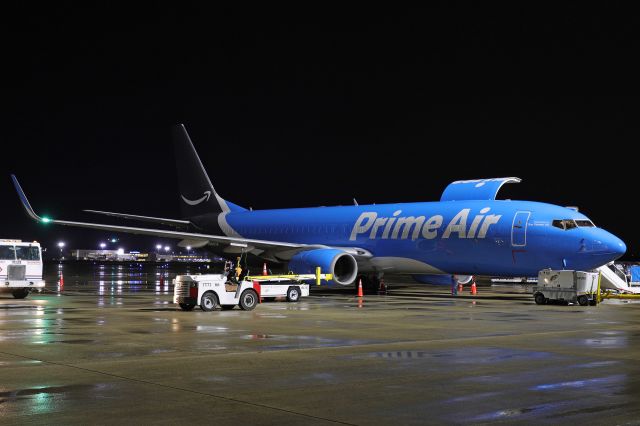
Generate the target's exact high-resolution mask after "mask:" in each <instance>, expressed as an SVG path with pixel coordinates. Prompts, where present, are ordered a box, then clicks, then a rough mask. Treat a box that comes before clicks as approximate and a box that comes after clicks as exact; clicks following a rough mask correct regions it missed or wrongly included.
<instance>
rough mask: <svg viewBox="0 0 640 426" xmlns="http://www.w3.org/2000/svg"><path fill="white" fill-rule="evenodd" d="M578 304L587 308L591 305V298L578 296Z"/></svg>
mask: <svg viewBox="0 0 640 426" xmlns="http://www.w3.org/2000/svg"><path fill="white" fill-rule="evenodd" d="M578 303H579V304H580V306H587V305H588V304H589V298H588V297H587V296H585V295H584V294H583V295H582V296H578Z"/></svg>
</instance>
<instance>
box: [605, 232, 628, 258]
mask: <svg viewBox="0 0 640 426" xmlns="http://www.w3.org/2000/svg"><path fill="white" fill-rule="evenodd" d="M609 235H610V236H611V241H610V242H609V246H610V247H611V249H612V250H613V252H614V253H615V254H616V255H617V257H616V259H617V258H618V257H621V256H622V255H623V254H625V253H626V252H627V245H626V244H625V243H624V241H622V240H621V239H620V238H618V237H616V236H615V235H613V234H609Z"/></svg>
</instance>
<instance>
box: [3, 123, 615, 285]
mask: <svg viewBox="0 0 640 426" xmlns="http://www.w3.org/2000/svg"><path fill="white" fill-rule="evenodd" d="M173 139H174V144H175V154H176V162H177V168H178V178H179V189H180V196H179V201H180V206H181V213H182V218H181V219H168V218H159V217H150V216H140V215H132V214H126V213H114V212H105V211H99V210H87V211H89V212H92V213H97V214H103V215H108V216H112V217H117V218H121V219H131V220H138V221H144V222H151V223H154V224H157V225H164V226H168V227H171V228H173V229H162V228H143V227H131V226H119V225H108V224H100V223H86V222H73V221H66V220H58V219H51V218H47V217H40V216H38V215H37V214H36V213H35V212H34V210H33V209H32V208H31V205H30V204H29V201H28V200H27V197H26V195H25V193H24V191H23V190H22V188H21V187H20V184H19V183H18V180H17V178H16V177H15V176H14V175H11V178H12V180H13V183H14V186H15V188H16V191H17V192H18V196H19V198H20V200H21V203H22V206H23V207H24V209H25V211H26V212H27V214H28V215H29V216H30V217H31V218H32V219H34V220H35V221H37V222H40V223H43V224H56V225H67V226H75V227H83V228H89V229H100V230H105V231H113V232H125V233H132V234H141V235H152V236H157V237H165V238H174V239H179V240H181V241H180V243H179V244H178V245H179V246H182V247H187V246H191V247H204V246H211V248H212V250H213V251H217V252H219V253H222V254H223V255H224V254H227V255H228V254H242V253H251V254H254V255H256V256H258V257H260V258H263V259H265V260H268V261H272V262H286V263H288V270H290V271H292V272H294V273H299V274H307V273H313V272H314V271H315V268H316V267H318V266H319V267H320V268H321V269H322V271H323V272H326V273H330V274H332V275H333V280H332V281H331V282H326V283H325V284H328V285H331V286H337V287H341V286H349V285H352V284H353V283H357V282H358V280H363V281H362V282H363V284H364V287H365V288H369V289H376V288H377V285H378V283H379V280H380V279H381V278H382V277H383V275H384V274H385V273H394V274H405V275H411V276H413V278H414V279H415V280H416V281H418V282H427V283H429V282H437V281H442V278H443V277H444V278H445V280H444V281H445V282H447V280H450V279H452V278H450V277H455V279H456V280H457V281H459V282H461V283H466V282H469V280H470V278H471V277H472V276H491V277H500V276H507V277H513V276H537V274H538V272H539V271H540V270H542V269H545V268H551V269H574V270H584V271H588V270H591V269H594V268H597V267H600V266H602V265H604V264H607V263H608V262H610V261H613V260H615V259H618V258H619V257H620V256H622V255H623V254H624V253H625V251H626V246H625V243H624V242H623V241H622V240H620V239H619V238H617V237H616V236H614V235H612V234H611V233H609V232H607V231H605V230H604V229H602V228H600V227H597V226H595V225H594V223H593V222H592V221H591V220H590V219H589V218H588V217H586V216H585V215H584V214H582V213H580V212H578V211H577V209H575V208H566V207H561V206H556V205H552V204H546V203H540V202H534V201H516V200H497V199H496V196H497V194H498V191H499V190H500V188H501V187H502V186H503V185H504V184H507V183H518V182H520V181H521V180H520V179H519V178H516V177H505V178H492V179H473V180H461V181H455V182H452V183H451V184H449V185H448V186H447V187H446V188H445V190H444V192H443V193H442V196H441V197H440V201H435V202H417V203H397V204H373V205H358V203H357V202H356V201H355V200H354V205H349V206H335V207H312V208H290V209H274V210H253V209H246V208H244V207H241V206H238V205H236V204H234V203H232V202H230V201H228V200H226V199H224V198H222V197H221V196H220V195H219V194H218V192H217V191H216V190H215V189H214V187H213V185H212V183H211V180H210V179H209V176H208V175H207V173H206V171H205V168H204V166H203V164H202V162H201V161H200V158H199V156H198V154H197V152H196V150H195V147H194V145H193V143H192V142H191V139H190V137H189V135H188V133H187V131H186V129H185V127H184V126H183V125H178V126H176V127H175V128H174V130H173Z"/></svg>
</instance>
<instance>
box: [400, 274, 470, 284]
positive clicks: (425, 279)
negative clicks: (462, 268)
mask: <svg viewBox="0 0 640 426" xmlns="http://www.w3.org/2000/svg"><path fill="white" fill-rule="evenodd" d="M452 277H455V279H456V283H459V284H468V283H469V282H470V281H471V280H472V279H473V275H435V274H434V275H431V274H422V275H413V279H414V280H416V281H418V282H419V283H422V284H435V285H451V279H452Z"/></svg>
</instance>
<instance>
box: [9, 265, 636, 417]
mask: <svg viewBox="0 0 640 426" xmlns="http://www.w3.org/2000/svg"><path fill="white" fill-rule="evenodd" d="M59 272H62V273H64V282H65V285H64V289H63V290H62V291H61V292H58V286H57V285H56V284H55V283H56V282H57V277H58V274H59ZM173 273H174V272H173V271H170V270H166V269H156V268H155V267H154V268H149V267H145V268H137V267H129V266H124V267H120V268H119V267H118V266H111V265H106V266H105V265H95V266H93V265H89V266H86V265H85V266H82V267H78V266H76V265H64V266H62V269H60V270H58V269H57V265H47V282H48V284H49V285H48V288H47V292H46V293H43V294H34V295H31V296H29V298H27V299H25V300H15V299H13V298H11V296H7V295H0V424H2V425H12V424H29V425H34V424H89V423H91V424H151V423H153V424H184V423H187V422H193V421H198V422H201V423H214V422H215V423H222V424H231V423H234V424H237V423H246V424H276V423H277V424H305V425H306V424H332V423H339V424H359V425H364V424H441V423H453V424H478V423H486V424H492V423H508V424H518V423H522V424H526V423H537V424H558V423H565V424H575V423H588V424H608V425H610V424H638V423H640V375H639V374H638V373H639V370H640V368H639V367H638V364H639V362H640V328H639V327H638V326H637V324H638V320H639V319H640V303H637V302H636V303H634V302H630V303H623V302H620V301H607V302H605V303H603V304H602V305H600V306H596V307H580V306H557V305H555V306H548V305H547V306H537V305H535V304H534V302H533V299H532V297H531V295H530V294H528V293H527V292H526V289H524V288H522V287H519V286H518V287H500V288H495V287H494V288H485V287H480V288H479V294H478V296H475V297H472V296H471V295H470V294H469V293H468V292H464V293H463V294H462V295H459V296H457V297H453V296H451V295H450V294H448V291H447V289H445V288H442V287H432V286H424V285H411V286H407V285H404V286H400V287H396V288H394V287H393V284H394V280H393V279H390V280H389V281H388V283H389V284H391V286H392V289H391V292H390V294H388V295H386V296H379V295H376V296H365V298H364V301H363V302H362V303H359V302H358V299H357V298H356V297H354V295H353V294H351V293H350V292H340V291H320V292H314V293H313V294H312V296H310V297H308V298H304V299H303V300H302V301H301V302H299V303H295V304H292V303H286V302H269V303H263V304H261V305H259V306H258V307H257V308H256V309H255V310H254V311H251V312H244V311H240V310H237V309H234V310H232V311H224V312H223V311H217V312H209V313H208V312H202V311H200V310H198V309H196V310H194V311H193V312H182V311H181V310H179V309H176V307H174V306H173V305H172V304H171V292H172V287H171V286H170V284H169V282H170V279H171V278H172V274H173Z"/></svg>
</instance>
